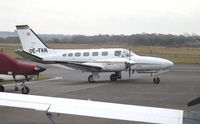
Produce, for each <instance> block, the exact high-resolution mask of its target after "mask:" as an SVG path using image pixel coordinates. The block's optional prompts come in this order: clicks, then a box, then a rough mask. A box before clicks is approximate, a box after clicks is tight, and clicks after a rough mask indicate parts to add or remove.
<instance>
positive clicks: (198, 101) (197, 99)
mask: <svg viewBox="0 0 200 124" xmlns="http://www.w3.org/2000/svg"><path fill="white" fill-rule="evenodd" d="M197 104H200V97H198V98H196V99H194V100H192V101H190V102H189V103H188V104H187V106H193V105H197Z"/></svg>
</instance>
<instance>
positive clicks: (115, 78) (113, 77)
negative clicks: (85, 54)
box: [110, 74, 118, 81]
mask: <svg viewBox="0 0 200 124" xmlns="http://www.w3.org/2000/svg"><path fill="white" fill-rule="evenodd" d="M117 78H118V77H117V75H116V74H111V75H110V80H111V81H117Z"/></svg>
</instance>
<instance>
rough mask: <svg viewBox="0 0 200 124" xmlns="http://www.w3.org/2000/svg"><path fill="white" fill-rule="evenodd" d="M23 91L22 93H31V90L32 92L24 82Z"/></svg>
mask: <svg viewBox="0 0 200 124" xmlns="http://www.w3.org/2000/svg"><path fill="white" fill-rule="evenodd" d="M21 92H22V94H29V92H30V89H29V88H28V87H27V86H26V85H25V83H24V82H23V84H22V89H21Z"/></svg>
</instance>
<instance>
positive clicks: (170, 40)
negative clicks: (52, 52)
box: [0, 33, 200, 47]
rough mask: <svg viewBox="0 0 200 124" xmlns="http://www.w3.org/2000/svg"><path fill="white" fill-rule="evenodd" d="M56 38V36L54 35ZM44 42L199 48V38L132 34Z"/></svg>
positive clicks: (68, 37) (12, 39)
mask: <svg viewBox="0 0 200 124" xmlns="http://www.w3.org/2000/svg"><path fill="white" fill-rule="evenodd" d="M56 36H57V35H56ZM40 37H41V39H42V40H44V41H45V42H55V43H61V42H67V43H81V44H126V45H127V44H128V45H143V46H166V47H199V46H200V36H198V35H192V36H185V35H172V34H167V35H166V34H146V33H143V34H132V35H101V34H100V35H95V36H85V35H71V36H69V35H67V36H62V38H60V37H58V36H57V37H52V36H51V38H47V37H48V35H45V36H43V35H40ZM0 42H19V39H18V37H7V38H0Z"/></svg>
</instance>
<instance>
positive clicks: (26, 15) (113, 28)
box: [0, 0, 200, 35]
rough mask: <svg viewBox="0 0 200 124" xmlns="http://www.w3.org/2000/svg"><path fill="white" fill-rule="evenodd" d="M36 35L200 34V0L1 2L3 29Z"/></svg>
mask: <svg viewBox="0 0 200 124" xmlns="http://www.w3.org/2000/svg"><path fill="white" fill-rule="evenodd" d="M17 24H28V25H29V26H30V27H31V28H32V29H33V30H34V31H35V32H36V33H54V34H83V35H94V34H135V33H143V32H145V33H164V34H183V33H190V34H192V33H196V34H200V0H0V30H1V31H14V30H15V25H17Z"/></svg>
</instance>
